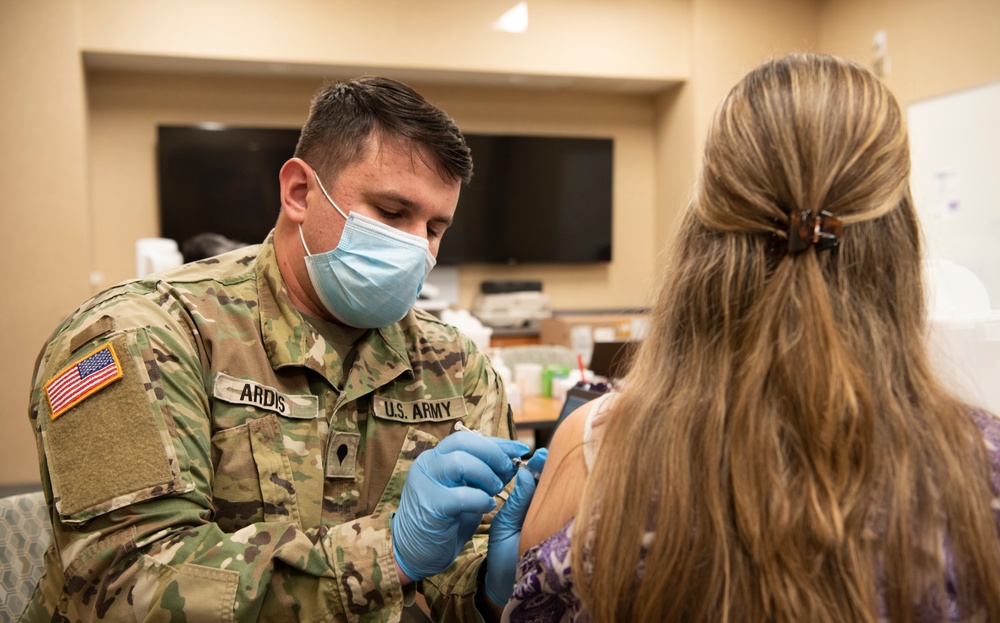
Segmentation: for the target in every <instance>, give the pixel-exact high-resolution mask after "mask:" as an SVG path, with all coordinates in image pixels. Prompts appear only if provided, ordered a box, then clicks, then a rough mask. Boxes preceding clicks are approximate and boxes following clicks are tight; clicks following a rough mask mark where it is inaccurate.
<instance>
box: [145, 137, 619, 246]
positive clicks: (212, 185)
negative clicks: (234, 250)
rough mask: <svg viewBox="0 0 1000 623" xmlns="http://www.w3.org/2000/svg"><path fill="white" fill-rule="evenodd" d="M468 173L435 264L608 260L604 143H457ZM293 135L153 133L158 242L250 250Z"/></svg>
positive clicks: (609, 163) (274, 199) (263, 227)
mask: <svg viewBox="0 0 1000 623" xmlns="http://www.w3.org/2000/svg"><path fill="white" fill-rule="evenodd" d="M465 136H466V141H467V142H468V144H469V148H470V149H471V150H472V158H473V162H474V167H475V171H474V174H473V179H472V182H471V183H470V185H469V186H467V187H465V188H463V189H462V192H461V194H460V196H459V201H458V209H457V211H456V213H455V223H454V225H452V227H451V228H450V229H449V230H448V232H447V233H446V234H445V237H444V240H443V241H442V243H441V249H440V252H439V254H438V263H439V264H442V265H455V264H462V263H486V264H497V263H500V264H518V263H581V262H608V261H610V260H611V196H612V169H613V155H614V154H613V147H614V145H613V141H612V140H611V139H600V138H577V137H549V136H513V135H487V134H466V135H465ZM298 137H299V130H297V129H275V128H238V127H221V128H206V127H201V126H167V125H163V126H159V128H158V136H157V171H158V183H159V199H160V229H161V234H160V235H161V236H163V237H165V238H173V239H174V240H176V241H178V243H183V242H184V241H185V240H186V239H188V238H190V237H191V236H194V235H195V234H199V233H203V232H211V233H217V234H222V235H224V236H226V237H228V238H232V239H233V240H237V241H240V242H245V243H248V244H254V243H257V242H260V241H262V240H263V239H264V237H265V236H266V235H267V232H268V231H270V230H271V228H272V227H274V223H275V221H276V220H277V217H278V211H279V207H280V205H281V201H280V197H279V188H278V171H279V170H280V169H281V165H282V164H284V162H285V161H286V160H287V159H288V158H290V157H291V156H292V154H293V153H294V151H295V144H296V143H297V141H298Z"/></svg>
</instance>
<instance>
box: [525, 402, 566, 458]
mask: <svg viewBox="0 0 1000 623" xmlns="http://www.w3.org/2000/svg"><path fill="white" fill-rule="evenodd" d="M562 406H563V401H561V400H556V399H555V398H548V397H546V396H524V397H523V398H521V408H520V409H514V410H513V411H514V424H515V425H516V426H517V430H518V431H527V430H530V431H534V434H535V447H536V448H544V447H546V446H548V445H549V440H551V439H552V431H554V430H555V428H556V424H558V421H559V412H560V411H562Z"/></svg>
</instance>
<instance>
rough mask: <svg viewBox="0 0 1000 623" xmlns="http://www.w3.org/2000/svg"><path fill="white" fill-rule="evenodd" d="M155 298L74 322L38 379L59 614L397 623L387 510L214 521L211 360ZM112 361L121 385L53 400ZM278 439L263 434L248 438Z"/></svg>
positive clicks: (34, 404) (35, 394)
mask: <svg viewBox="0 0 1000 623" xmlns="http://www.w3.org/2000/svg"><path fill="white" fill-rule="evenodd" d="M155 295H156V296H155V297H154V296H153V295H149V296H134V295H133V296H122V297H119V298H116V299H114V300H111V301H106V302H105V304H103V305H100V306H98V307H97V308H96V309H95V310H92V311H89V312H87V313H86V314H84V315H82V316H78V317H77V318H76V319H74V320H72V321H71V322H70V323H69V324H68V325H67V327H66V328H65V329H64V330H63V331H62V332H60V333H59V334H58V335H57V336H56V337H55V338H54V339H53V341H52V342H50V343H49V345H48V346H47V348H46V350H45V353H44V355H43V359H42V360H41V365H40V367H39V370H38V372H37V373H36V379H35V383H34V384H33V390H32V399H31V410H32V416H33V419H34V423H35V424H36V427H35V430H36V434H37V435H38V438H39V449H40V453H39V454H40V461H41V473H42V478H43V485H44V487H45V489H46V495H47V498H48V500H49V503H50V512H51V515H52V521H53V533H54V534H53V536H54V544H55V547H56V553H57V557H56V559H55V560H54V564H53V566H50V568H49V569H48V572H47V576H48V579H47V580H45V581H49V582H56V581H60V580H61V582H62V589H61V591H62V595H61V596H60V598H59V599H60V602H59V604H58V606H56V608H57V609H58V610H59V611H60V613H61V614H62V615H63V616H64V617H65V619H67V620H73V621H133V620H187V621H189V622H194V621H255V620H259V619H263V620H281V621H291V620H295V621H314V620H316V621H319V620H323V621H330V620H337V621H355V620H366V621H368V620H372V621H383V620H386V621H388V620H398V618H399V615H400V611H401V607H402V589H401V588H400V586H399V582H398V579H397V577H396V573H395V567H394V563H393V558H392V548H391V539H390V536H389V532H390V517H389V515H388V514H383V515H372V516H368V517H363V518H360V519H358V520H356V521H351V522H346V523H344V524H341V525H339V526H335V527H329V528H327V527H320V526H316V527H308V526H307V527H300V526H299V524H298V522H297V521H295V519H292V518H289V519H288V520H285V521H281V520H274V521H266V522H260V523H253V524H250V525H248V526H246V527H245V528H243V529H240V530H238V531H235V532H226V531H224V530H223V529H222V528H220V526H219V525H218V524H217V523H215V522H214V510H215V507H214V501H213V495H212V491H213V479H214V477H215V474H214V470H213V461H212V458H213V457H212V444H211V434H212V431H211V421H210V416H209V409H210V402H209V398H208V396H207V395H206V390H205V382H206V378H204V372H203V370H204V369H205V359H204V358H205V357H207V356H210V354H209V353H207V352H205V349H204V347H203V346H204V345H201V344H200V343H199V340H198V338H197V336H196V332H195V330H194V328H193V327H194V324H193V323H189V322H186V321H185V320H184V318H185V313H186V312H185V311H184V310H183V308H182V307H181V306H180V305H179V304H177V303H176V302H173V303H171V302H169V301H168V300H167V299H169V296H167V295H166V294H164V293H162V292H156V293H155ZM95 353H96V354H98V355H101V361H98V362H97V363H96V364H93V363H90V362H91V359H90V358H91V357H92V356H93V354H95ZM108 357H110V359H111V361H112V362H113V363H111V364H107V365H108V366H110V368H109V369H110V370H111V372H110V373H108V374H109V376H108V377H107V378H111V377H115V378H113V379H112V380H110V381H107V379H104V380H100V381H95V382H94V383H93V385H92V386H90V387H89V388H88V389H87V390H86V391H81V390H78V389H73V390H70V394H69V398H68V400H69V401H70V402H73V401H74V400H75V402H73V404H68V403H67V402H66V400H67V399H66V398H65V397H64V398H60V397H59V396H56V395H55V394H54V393H53V382H54V381H55V380H56V379H59V378H64V379H69V378H71V377H72V375H74V374H79V375H82V374H83V372H80V370H84V372H87V371H89V370H91V369H92V368H94V367H95V366H100V365H105V364H104V363H103V362H105V361H106V360H107V358H108ZM64 373H68V374H69V375H70V376H67V377H63V374H64ZM88 373H89V372H88ZM67 404H68V406H67ZM274 441H275V440H274V439H272V438H269V437H268V431H266V430H260V431H255V432H254V434H253V435H251V436H250V442H251V444H269V443H273V442H274ZM280 441H281V439H280V436H279V437H278V439H277V442H278V443H280ZM253 481H254V482H257V474H253ZM273 484H274V486H275V487H276V488H278V489H280V488H281V487H282V483H281V482H280V481H275V482H274V483H273ZM56 565H58V568H56ZM59 576H61V578H60V577H59ZM57 578H58V579H57ZM47 594H49V595H52V594H53V592H52V591H48V593H47ZM57 618H58V617H57Z"/></svg>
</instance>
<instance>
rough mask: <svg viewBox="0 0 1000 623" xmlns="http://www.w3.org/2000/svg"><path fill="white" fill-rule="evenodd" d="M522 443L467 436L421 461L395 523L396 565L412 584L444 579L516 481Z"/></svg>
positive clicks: (409, 478) (405, 487)
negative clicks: (500, 495)
mask: <svg viewBox="0 0 1000 623" xmlns="http://www.w3.org/2000/svg"><path fill="white" fill-rule="evenodd" d="M527 451H528V447H527V446H525V445H524V444H523V443H520V442H517V441H511V440H510V439H501V438H498V437H483V436H482V435H476V434H473V433H467V432H457V433H453V434H451V435H448V436H447V437H446V438H445V439H444V440H443V441H442V442H441V443H439V444H438V445H437V446H436V447H435V448H434V449H433V450H428V451H426V452H424V453H422V454H421V455H420V456H418V457H417V460H416V461H414V462H413V467H411V468H410V472H409V474H407V476H406V484H404V485H403V494H402V496H401V498H400V501H399V509H398V510H397V511H396V514H395V515H393V518H392V547H393V554H395V557H396V564H398V565H399V568H400V569H401V570H402V571H403V573H405V574H406V575H407V576H409V577H410V578H411V579H412V580H415V581H416V580H422V579H424V578H426V577H428V576H431V575H434V574H435V573H440V572H442V571H444V570H445V569H447V568H448V566H449V565H450V564H451V563H452V562H453V561H454V560H455V558H456V557H457V556H458V554H459V552H460V551H462V547H464V546H465V544H466V543H467V542H468V541H469V539H471V538H472V535H473V534H474V533H475V531H476V528H477V527H478V526H479V524H480V523H481V522H482V518H483V515H484V514H485V513H488V512H490V511H492V510H493V509H494V508H496V502H494V501H493V496H494V495H496V494H497V493H499V492H500V491H501V490H502V489H503V488H504V485H505V484H506V483H507V482H509V481H510V479H511V478H512V477H513V476H514V472H515V471H517V468H516V467H514V464H513V463H512V462H511V459H512V458H514V457H517V456H521V455H522V454H525V453H526V452H527Z"/></svg>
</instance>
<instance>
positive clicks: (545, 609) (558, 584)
mask: <svg viewBox="0 0 1000 623" xmlns="http://www.w3.org/2000/svg"><path fill="white" fill-rule="evenodd" d="M572 533H573V522H572V520H570V523H568V524H567V525H566V526H565V527H563V529H562V530H560V531H559V532H557V533H555V534H553V535H552V536H551V537H549V538H548V539H546V540H544V541H542V542H541V543H539V544H538V545H536V546H534V547H532V548H531V549H529V550H528V551H526V552H524V555H523V556H521V560H520V561H519V562H518V564H517V576H516V579H515V582H514V592H513V593H512V594H511V597H510V601H508V602H507V605H506V606H505V607H504V611H503V617H502V618H501V621H502V623H528V622H531V621H554V622H555V621H567V620H568V621H572V620H575V619H576V617H575V615H576V614H577V613H578V612H579V611H580V609H581V605H580V601H579V600H578V599H577V597H576V593H575V592H574V589H573V578H572V575H571V563H570V556H571V546H570V543H571V537H572Z"/></svg>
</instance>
